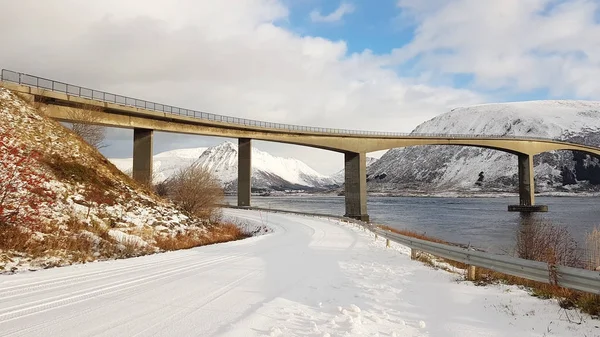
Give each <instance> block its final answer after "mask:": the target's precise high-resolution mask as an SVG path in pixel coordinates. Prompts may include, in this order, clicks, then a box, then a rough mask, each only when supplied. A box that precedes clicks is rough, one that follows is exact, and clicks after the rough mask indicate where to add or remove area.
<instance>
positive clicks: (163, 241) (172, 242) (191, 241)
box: [155, 223, 249, 251]
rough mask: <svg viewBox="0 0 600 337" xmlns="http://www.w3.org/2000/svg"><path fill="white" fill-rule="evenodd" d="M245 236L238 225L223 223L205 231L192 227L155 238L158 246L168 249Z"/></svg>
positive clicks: (184, 247) (186, 247)
mask: <svg viewBox="0 0 600 337" xmlns="http://www.w3.org/2000/svg"><path fill="white" fill-rule="evenodd" d="M247 237H249V235H248V234H246V233H244V232H243V231H242V230H241V229H240V228H239V227H238V226H236V225H234V224H232V223H225V224H220V225H215V226H211V227H209V228H208V230H207V231H202V230H200V229H196V230H193V229H192V230H188V231H187V232H185V233H178V234H177V235H175V236H162V235H157V236H156V237H155V240H156V246H157V247H158V248H160V249H161V250H167V251H168V250H179V249H189V248H193V247H198V246H205V245H210V244H214V243H221V242H228V241H234V240H241V239H245V238H247Z"/></svg>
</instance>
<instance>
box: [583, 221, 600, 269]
mask: <svg viewBox="0 0 600 337" xmlns="http://www.w3.org/2000/svg"><path fill="white" fill-rule="evenodd" d="M585 244H586V252H587V257H588V258H587V261H586V262H587V267H588V269H591V270H597V269H598V268H600V227H596V228H594V230H593V231H592V232H590V233H588V234H587V235H586V240H585Z"/></svg>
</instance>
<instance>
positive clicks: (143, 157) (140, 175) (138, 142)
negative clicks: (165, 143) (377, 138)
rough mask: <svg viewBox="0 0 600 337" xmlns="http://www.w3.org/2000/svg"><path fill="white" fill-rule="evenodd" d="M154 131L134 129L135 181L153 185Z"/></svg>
mask: <svg viewBox="0 0 600 337" xmlns="http://www.w3.org/2000/svg"><path fill="white" fill-rule="evenodd" d="M153 135H154V130H151V129H139V128H135V129H133V179H134V180H136V181H137V182H139V183H142V184H144V185H149V184H152V148H153Z"/></svg>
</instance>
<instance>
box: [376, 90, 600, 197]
mask: <svg viewBox="0 0 600 337" xmlns="http://www.w3.org/2000/svg"><path fill="white" fill-rule="evenodd" d="M412 134H413V135H418V134H468V135H489V136H494V135H496V136H522V137H539V138H550V139H563V140H571V141H576V142H583V143H586V144H589V145H593V146H600V102H594V101H530V102H516V103H496V104H484V105H476V106H472V107H465V108H457V109H454V110H452V111H450V112H448V113H445V114H442V115H440V116H437V117H435V118H433V119H431V120H429V121H426V122H424V123H422V124H421V125H419V126H418V127H417V128H415V129H414V130H413V132H412ZM535 160H536V161H535V178H536V190H537V191H543V192H557V191H558V192H561V191H564V192H569V191H570V189H571V190H577V191H586V187H587V190H588V191H592V192H593V191H594V189H593V188H591V189H590V186H587V185H586V184H585V183H584V184H580V185H573V187H564V186H563V184H562V182H563V178H562V175H561V172H562V169H563V168H566V169H568V170H570V171H571V172H575V170H574V167H575V162H574V161H573V156H572V154H571V152H568V151H558V152H553V153H546V154H543V155H538V156H536V157H535ZM480 172H483V175H484V180H483V184H482V185H483V186H482V187H479V186H477V185H476V184H475V182H477V180H478V178H479V174H480ZM367 173H368V175H369V177H370V180H369V188H370V191H378V192H385V191H399V190H402V191H404V190H407V189H412V190H419V191H429V192H433V191H435V192H440V191H457V190H458V191H472V192H475V193H477V192H487V191H493V190H503V191H514V186H515V184H516V180H517V178H516V175H517V164H516V157H515V156H514V155H512V154H508V153H505V152H501V151H495V150H489V149H481V148H475V147H459V146H415V147H408V148H397V149H392V150H390V151H388V152H387V153H385V154H384V155H383V156H382V157H381V159H380V160H378V161H377V162H376V163H374V164H373V165H372V166H371V167H369V169H368V170H367ZM378 176H379V177H378Z"/></svg>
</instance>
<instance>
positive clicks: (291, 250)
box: [0, 210, 356, 336]
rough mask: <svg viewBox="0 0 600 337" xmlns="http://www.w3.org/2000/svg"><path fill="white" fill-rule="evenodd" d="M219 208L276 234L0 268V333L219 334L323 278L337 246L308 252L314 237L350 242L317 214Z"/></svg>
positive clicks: (347, 245)
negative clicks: (30, 269) (33, 268)
mask: <svg viewBox="0 0 600 337" xmlns="http://www.w3.org/2000/svg"><path fill="white" fill-rule="evenodd" d="M226 212H227V214H228V215H232V216H236V215H240V216H242V217H244V218H245V219H247V220H248V221H255V222H257V223H268V225H269V226H272V227H275V232H274V233H272V234H269V235H265V236H260V237H254V238H250V239H247V240H243V241H238V242H230V243H226V244H218V245H212V246H206V247H200V248H195V249H190V250H185V251H177V252H169V253H164V254H156V255H152V256H144V257H139V258H132V259H126V260H117V261H108V262H99V263H91V264H86V265H78V266H70V267H63V268H56V269H49V270H43V271H38V272H34V273H27V274H20V275H13V276H2V277H0V336H42V335H45V336H51V335H52V336H59V335H60V336H67V335H77V336H115V335H120V336H158V335H162V336H190V335H195V336H209V335H221V334H223V333H225V332H226V331H227V329H228V328H231V327H232V324H233V323H235V322H237V321H239V320H241V319H242V318H244V317H245V316H247V315H249V314H250V313H252V312H253V310H255V309H256V308H258V307H260V306H261V305H262V304H263V303H265V302H267V301H269V300H271V299H273V298H275V297H277V296H278V295H279V294H281V293H282V292H285V291H286V290H287V289H289V288H290V287H294V286H297V285H298V284H299V283H301V282H302V281H303V279H306V278H307V277H308V276H309V275H312V274H313V273H315V272H318V273H319V275H321V277H324V276H326V273H327V272H328V270H329V269H330V268H329V267H330V266H331V264H332V263H335V261H333V260H332V258H335V256H336V255H337V254H335V255H330V254H327V255H324V256H323V257H325V256H330V258H318V259H315V258H313V257H314V255H315V254H318V252H317V251H316V250H315V249H316V248H318V247H319V246H320V245H322V244H326V246H327V247H331V246H332V245H333V246H334V247H336V249H339V252H338V253H339V254H344V251H345V250H351V249H352V248H353V245H354V243H355V242H356V238H355V237H354V236H356V234H354V233H353V232H352V231H350V230H348V229H345V228H344V227H340V226H336V225H335V224H334V223H332V224H331V225H329V226H327V222H326V221H325V222H323V221H322V220H321V221H316V220H313V219H311V218H305V217H297V219H298V220H293V219H294V218H293V217H290V216H280V215H276V214H265V213H262V214H261V213H258V212H248V211H236V210H227V211H226ZM336 242H340V243H341V244H337V243H336ZM299 257H300V258H299ZM303 261H304V262H303ZM315 261H318V263H317V264H315Z"/></svg>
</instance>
